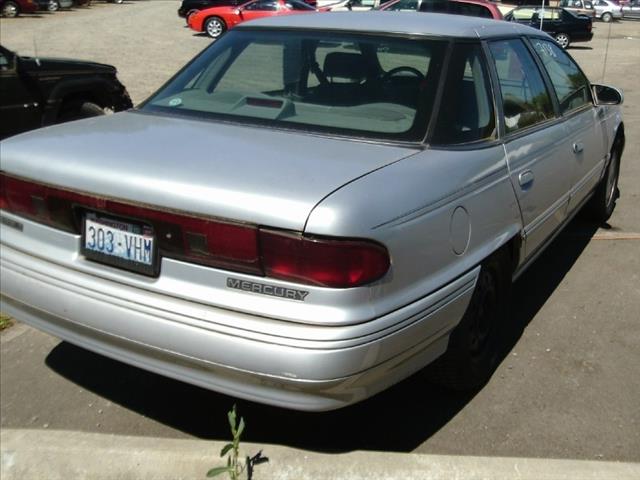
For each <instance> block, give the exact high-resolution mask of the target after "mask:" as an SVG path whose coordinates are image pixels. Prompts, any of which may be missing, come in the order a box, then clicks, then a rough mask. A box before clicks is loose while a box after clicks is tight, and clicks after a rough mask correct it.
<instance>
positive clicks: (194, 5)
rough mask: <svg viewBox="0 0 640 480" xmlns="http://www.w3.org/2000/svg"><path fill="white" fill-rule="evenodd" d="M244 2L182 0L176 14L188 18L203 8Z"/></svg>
mask: <svg viewBox="0 0 640 480" xmlns="http://www.w3.org/2000/svg"><path fill="white" fill-rule="evenodd" d="M245 2H246V0H182V3H181V4H180V8H178V16H179V17H182V18H186V19H187V20H188V18H189V17H190V16H191V15H192V14H194V13H197V12H199V11H200V10H204V9H205V8H211V7H224V6H228V5H231V6H236V5H241V4H243V3H245Z"/></svg>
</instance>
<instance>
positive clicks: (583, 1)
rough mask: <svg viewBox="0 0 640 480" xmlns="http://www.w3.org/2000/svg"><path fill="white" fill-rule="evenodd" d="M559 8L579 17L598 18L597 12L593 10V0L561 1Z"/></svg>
mask: <svg viewBox="0 0 640 480" xmlns="http://www.w3.org/2000/svg"><path fill="white" fill-rule="evenodd" d="M557 6H558V7H561V8H564V9H565V10H569V11H570V12H573V13H575V14H578V15H584V16H586V17H592V18H593V17H595V16H596V11H595V9H594V8H593V2H592V1H591V0H560V3H558V5H557Z"/></svg>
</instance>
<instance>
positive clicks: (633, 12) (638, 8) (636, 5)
mask: <svg viewBox="0 0 640 480" xmlns="http://www.w3.org/2000/svg"><path fill="white" fill-rule="evenodd" d="M622 14H623V15H624V18H633V19H640V0H631V2H629V4H628V5H624V6H623V7H622Z"/></svg>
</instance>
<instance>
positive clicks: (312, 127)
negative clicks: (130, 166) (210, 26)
mask: <svg viewBox="0 0 640 480" xmlns="http://www.w3.org/2000/svg"><path fill="white" fill-rule="evenodd" d="M446 45H447V42H446V40H430V39H423V40H415V39H409V38H401V37H397V38H396V37H389V36H376V35H368V34H367V35H364V34H363V35H353V34H348V33H332V32H329V33H325V32H309V31H302V30H300V31H278V30H272V31H267V30H258V29H256V30H249V29H239V30H232V31H231V32H229V33H227V34H226V35H224V37H222V38H220V39H219V40H218V41H217V42H215V44H213V45H212V46H211V47H210V48H209V49H207V50H206V51H205V52H203V53H202V54H201V55H200V56H199V57H198V58H196V60H195V61H194V62H192V63H191V64H190V65H189V66H188V67H186V68H185V69H184V70H183V71H182V72H180V73H179V74H178V75H177V76H176V77H175V78H174V79H173V80H172V81H171V82H170V83H169V84H168V85H167V86H166V87H164V88H163V89H162V90H161V91H160V92H158V93H157V94H156V95H154V96H153V97H152V98H150V99H149V100H148V101H147V102H146V103H145V104H144V105H143V107H142V110H146V111H155V112H163V113H168V114H176V115H183V116H197V117H210V118H212V119H213V118H219V119H223V120H235V121H240V122H246V123H251V124H256V123H258V124H266V125H270V126H276V127H277V126H281V127H286V128H294V129H295V128H297V129H303V130H307V131H317V132H335V133H339V134H341V133H343V134H348V135H355V136H367V137H374V138H385V139H397V140H402V141H420V140H422V139H423V138H424V136H425V135H426V131H427V126H428V125H427V124H428V119H429V118H430V116H431V110H432V108H433V103H434V97H435V93H436V90H437V87H438V80H439V76H440V72H441V71H442V62H443V57H444V52H445V49H446Z"/></svg>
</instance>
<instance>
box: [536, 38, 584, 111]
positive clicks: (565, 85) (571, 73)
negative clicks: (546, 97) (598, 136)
mask: <svg viewBox="0 0 640 480" xmlns="http://www.w3.org/2000/svg"><path fill="white" fill-rule="evenodd" d="M532 43H533V48H534V49H535V51H536V53H537V54H538V56H539V57H540V60H542V63H543V65H544V68H545V70H546V71H547V73H548V74H549V78H550V79H551V83H552V84H553V89H554V90H555V92H556V95H557V97H558V102H559V103H560V111H561V112H562V113H563V114H564V113H567V112H571V111H573V110H577V109H579V108H582V107H584V106H585V105H591V104H592V100H591V92H590V90H589V81H588V80H587V78H586V77H585V76H584V74H583V73H582V72H581V71H580V69H579V68H578V66H577V65H576V64H575V62H574V61H573V60H572V59H571V57H569V55H567V54H566V53H565V52H564V51H563V50H562V49H561V48H560V47H559V46H558V45H556V44H555V43H554V42H548V41H546V40H541V39H537V38H536V39H535V40H533V41H532Z"/></svg>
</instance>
